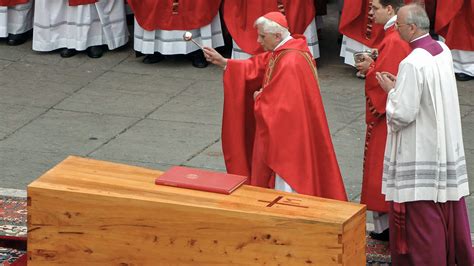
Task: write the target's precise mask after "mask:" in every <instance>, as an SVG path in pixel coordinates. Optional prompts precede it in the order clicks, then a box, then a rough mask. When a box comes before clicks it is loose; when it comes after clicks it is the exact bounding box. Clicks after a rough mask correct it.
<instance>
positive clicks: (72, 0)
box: [69, 0, 99, 6]
mask: <svg viewBox="0 0 474 266" xmlns="http://www.w3.org/2000/svg"><path fill="white" fill-rule="evenodd" d="M98 1H99V0H69V6H82V5H89V4H95V3H97V2H98Z"/></svg>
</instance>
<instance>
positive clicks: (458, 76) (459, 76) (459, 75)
mask: <svg viewBox="0 0 474 266" xmlns="http://www.w3.org/2000/svg"><path fill="white" fill-rule="evenodd" d="M454 75H455V76H456V79H457V80H458V81H468V80H471V79H474V77H473V76H469V75H468V74H464V73H454Z"/></svg>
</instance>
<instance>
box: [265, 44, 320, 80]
mask: <svg viewBox="0 0 474 266" xmlns="http://www.w3.org/2000/svg"><path fill="white" fill-rule="evenodd" d="M292 51H295V52H297V53H299V54H300V55H302V56H303V57H304V59H305V60H306V62H308V64H309V66H310V68H311V70H312V71H313V75H314V78H315V79H316V83H317V84H318V86H319V78H318V70H317V69H316V66H315V65H314V64H313V58H312V57H311V56H310V55H309V53H308V52H302V51H300V50H296V49H285V50H284V51H283V52H281V53H278V54H277V55H276V56H275V57H273V56H272V57H271V58H270V61H269V62H268V67H267V70H266V71H265V79H264V82H263V87H266V86H267V85H268V83H270V80H271V78H272V75H273V68H274V67H275V65H276V64H277V62H278V61H279V60H280V59H281V57H282V56H283V55H285V54H287V53H289V52H292Z"/></svg>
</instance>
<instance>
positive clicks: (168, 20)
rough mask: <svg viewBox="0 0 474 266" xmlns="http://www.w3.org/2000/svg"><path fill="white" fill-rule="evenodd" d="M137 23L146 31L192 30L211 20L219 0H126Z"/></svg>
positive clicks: (218, 5)
mask: <svg viewBox="0 0 474 266" xmlns="http://www.w3.org/2000/svg"><path fill="white" fill-rule="evenodd" d="M127 1H128V4H129V5H130V7H131V8H132V10H133V13H134V14H135V18H136V19H137V22H138V24H139V25H140V26H141V27H142V28H144V29H145V30H148V31H154V30H193V29H199V28H201V27H203V26H205V25H208V24H210V23H211V22H212V20H213V19H214V17H215V16H216V15H217V12H219V7H220V4H221V0H127Z"/></svg>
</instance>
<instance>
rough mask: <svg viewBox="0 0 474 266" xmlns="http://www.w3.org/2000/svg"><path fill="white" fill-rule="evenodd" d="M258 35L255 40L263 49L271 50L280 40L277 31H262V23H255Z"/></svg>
mask: <svg viewBox="0 0 474 266" xmlns="http://www.w3.org/2000/svg"><path fill="white" fill-rule="evenodd" d="M257 30H258V37H257V42H258V43H259V44H260V45H261V46H262V47H263V49H264V50H265V51H273V49H275V47H276V46H277V45H278V44H279V43H280V42H281V40H282V39H281V35H280V34H279V33H266V32H264V31H263V26H262V25H257Z"/></svg>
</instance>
